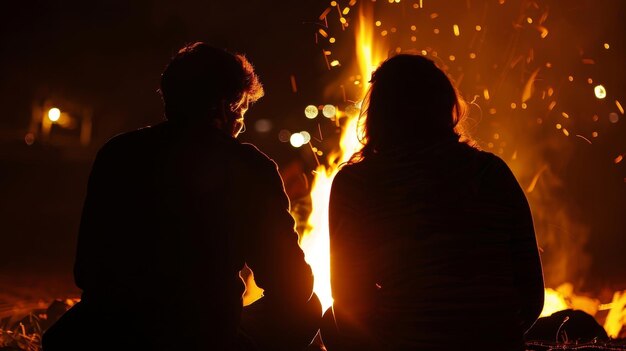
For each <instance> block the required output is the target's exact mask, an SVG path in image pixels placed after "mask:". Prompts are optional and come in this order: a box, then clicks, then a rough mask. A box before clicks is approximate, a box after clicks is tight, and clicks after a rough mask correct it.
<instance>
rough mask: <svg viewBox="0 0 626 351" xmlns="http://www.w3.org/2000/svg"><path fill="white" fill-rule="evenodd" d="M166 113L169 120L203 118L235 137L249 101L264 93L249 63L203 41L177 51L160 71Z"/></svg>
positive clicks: (241, 57)
mask: <svg viewBox="0 0 626 351" xmlns="http://www.w3.org/2000/svg"><path fill="white" fill-rule="evenodd" d="M159 90H160V93H161V96H162V98H163V102H164V104H165V117H166V118H167V119H168V120H169V121H172V122H180V123H193V122H195V121H206V122H210V123H211V124H213V125H215V126H216V127H218V128H220V129H222V130H224V131H225V132H227V133H229V134H231V135H232V136H234V137H236V136H237V135H238V134H239V132H240V131H241V128H242V127H243V116H244V113H245V112H246V110H247V109H248V106H249V104H250V103H252V102H255V101H256V100H258V99H260V98H261V97H262V96H263V86H262V85H261V82H260V81H259V78H258V76H257V75H256V73H255V72H254V68H253V67H252V64H251V63H250V62H249V61H248V60H247V59H246V58H245V57H244V56H243V55H238V54H237V55H235V54H231V53H229V52H227V51H225V50H223V49H218V48H215V47H212V46H210V45H207V44H205V43H202V42H196V43H193V44H189V45H187V46H185V47H183V48H182V49H180V50H179V51H178V53H177V54H176V55H174V57H173V58H172V60H171V61H170V63H169V64H168V65H167V67H166V68H165V71H164V72H163V74H162V75H161V88H160V89H159Z"/></svg>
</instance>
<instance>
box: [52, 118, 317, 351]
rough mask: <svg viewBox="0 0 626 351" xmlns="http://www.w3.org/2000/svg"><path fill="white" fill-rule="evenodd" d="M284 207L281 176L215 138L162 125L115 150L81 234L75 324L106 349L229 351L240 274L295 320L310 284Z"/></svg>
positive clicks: (98, 173)
mask: <svg viewBox="0 0 626 351" xmlns="http://www.w3.org/2000/svg"><path fill="white" fill-rule="evenodd" d="M289 206H290V205H289V200H288V198H287V196H286V194H285V192H284V188H283V183H282V179H281V177H280V175H279V173H278V172H277V166H276V164H275V163H274V162H273V161H272V160H271V159H269V158H268V157H267V156H266V155H264V154H263V153H262V152H260V151H259V150H258V149H256V148H255V147H254V146H252V145H249V144H242V143H240V142H238V141H237V140H236V139H234V138H231V137H229V136H227V135H225V134H223V133H222V132H220V131H218V130H215V129H211V128H208V127H204V126H203V127H201V128H199V127H191V126H180V125H175V124H172V123H170V122H165V123H161V124H159V125H156V126H154V127H148V128H143V129H140V130H137V131H133V132H130V133H126V134H122V135H119V136H116V137H114V138H112V139H111V140H110V141H108V142H107V143H106V145H104V147H103V148H102V149H101V150H100V151H99V152H98V155H97V157H96V160H95V163H94V165H93V169H92V172H91V176H90V179H89V185H88V191H87V197H86V200H85V204H84V209H83V216H82V221H81V225H80V234H79V238H78V249H77V255H76V263H75V269H74V273H75V280H76V284H77V286H78V287H79V288H81V289H82V291H83V294H82V301H81V304H82V309H83V310H82V312H81V313H80V314H81V316H82V317H80V318H77V319H78V323H83V324H86V325H89V324H90V323H91V326H90V327H88V328H89V329H90V330H89V331H88V332H87V333H89V335H91V336H93V337H95V338H98V339H100V338H101V339H100V340H101V341H102V342H105V343H106V342H111V343H112V345H113V346H114V348H111V349H122V348H123V347H124V346H123V345H125V344H126V345H127V346H128V344H133V345H134V344H135V343H137V344H138V345H139V348H138V349H142V350H152V349H159V350H160V349H163V350H166V349H168V350H169V349H172V350H173V349H185V350H201V349H202V350H204V349H207V350H208V349H212V350H223V349H227V348H228V347H230V346H228V345H230V344H232V339H233V337H234V336H235V334H236V333H237V328H238V325H239V321H240V315H241V312H242V293H243V292H244V288H245V286H244V284H243V282H242V280H241V278H240V277H239V271H240V270H241V269H242V268H243V267H244V264H247V265H248V266H249V267H250V268H251V269H252V270H253V271H254V274H255V280H256V283H257V284H258V285H259V286H260V287H261V288H263V289H264V297H263V299H262V300H263V301H264V304H265V305H266V306H267V307H266V308H267V309H269V310H271V311H272V312H271V313H269V314H268V315H273V316H274V317H276V318H277V319H276V320H278V321H280V319H281V317H282V316H285V315H290V316H300V315H299V314H300V313H301V312H302V311H304V308H305V307H304V306H305V305H306V303H307V301H308V300H309V298H310V297H311V294H312V287H313V276H312V273H311V269H310V267H309V265H308V264H307V263H306V262H305V261H304V254H303V252H302V250H301V249H300V247H299V246H298V235H297V233H296V232H295V223H294V219H293V218H292V216H291V215H290V212H289V211H290V208H289ZM302 313H304V312H302ZM81 319H82V320H81ZM276 320H274V321H273V320H270V319H268V320H263V319H260V320H259V321H258V322H260V323H265V324H267V325H269V326H268V328H272V327H274V326H273V325H272V323H274V322H276ZM276 323H279V322H276ZM98 327H103V328H104V330H98V329H99V328H98ZM275 327H276V328H278V329H280V328H282V327H281V326H278V325H276V326H275ZM111 329H113V330H115V331H114V332H113V333H112V331H111ZM281 332H284V333H287V332H289V329H285V330H281ZM116 337H117V338H121V339H119V340H115V338H116ZM44 341H45V340H44ZM130 348H131V347H129V349H130Z"/></svg>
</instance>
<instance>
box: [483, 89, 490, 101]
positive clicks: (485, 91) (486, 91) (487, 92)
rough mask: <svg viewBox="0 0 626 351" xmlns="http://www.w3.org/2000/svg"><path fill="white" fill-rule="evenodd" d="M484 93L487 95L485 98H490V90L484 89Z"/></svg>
mask: <svg viewBox="0 0 626 351" xmlns="http://www.w3.org/2000/svg"><path fill="white" fill-rule="evenodd" d="M483 95H484V96H485V100H489V90H487V89H485V90H483Z"/></svg>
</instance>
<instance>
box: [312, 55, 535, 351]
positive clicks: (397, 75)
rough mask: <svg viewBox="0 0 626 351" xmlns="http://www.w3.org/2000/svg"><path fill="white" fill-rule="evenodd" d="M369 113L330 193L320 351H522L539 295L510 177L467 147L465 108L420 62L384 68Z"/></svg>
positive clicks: (521, 201)
mask: <svg viewBox="0 0 626 351" xmlns="http://www.w3.org/2000/svg"><path fill="white" fill-rule="evenodd" d="M363 105H364V106H363V108H364V113H363V116H362V120H361V121H360V122H361V123H360V128H361V129H360V133H361V137H362V142H363V147H362V149H361V151H360V152H359V153H357V154H355V155H354V157H353V158H352V160H351V161H350V162H349V163H348V164H347V165H345V166H344V167H342V168H341V169H340V171H339V172H338V174H337V176H336V177H335V178H334V181H333V185H332V190H331V197H330V214H329V216H330V248H331V256H330V257H331V285H332V293H333V298H334V304H333V308H332V309H331V310H329V311H328V312H327V313H326V314H325V316H324V326H323V328H322V338H323V340H324V343H325V345H327V348H328V350H329V351H345V350H429V351H433V350H461V349H477V350H482V351H485V350H493V351H496V350H497V351H503V350H523V349H524V341H523V334H524V332H525V331H526V330H527V329H528V328H530V326H531V325H532V324H533V323H534V322H535V320H536V319H537V317H538V316H539V314H540V312H541V309H542V306H543V296H544V291H543V288H544V285H543V274H542V267H541V261H540V257H539V253H538V248H537V242H536V238H535V232H534V226H533V220H532V217H531V212H530V209H529V205H528V203H527V201H526V197H525V195H524V193H523V191H522V189H521V188H520V186H519V184H518V182H517V180H516V178H515V177H514V175H513V174H512V172H511V171H510V169H509V167H508V166H507V165H506V163H504V161H502V160H501V159H500V158H498V157H497V156H495V155H493V154H491V153H488V152H485V151H481V150H478V149H477V148H475V147H474V146H472V145H470V144H469V143H468V142H464V141H461V139H460V133H459V132H458V128H457V123H459V121H460V120H461V119H462V117H463V113H464V104H463V102H462V100H461V98H460V97H459V94H458V93H457V91H456V89H455V88H454V86H453V84H452V82H451V80H450V79H449V78H448V77H447V76H446V74H445V73H444V72H443V71H442V70H441V69H439V68H438V67H437V66H436V65H435V63H434V62H433V61H431V60H429V59H427V58H425V57H422V56H419V55H413V54H398V55H396V56H393V57H391V58H389V59H387V60H386V61H385V62H383V63H382V64H381V65H380V66H379V67H378V69H377V70H376V71H375V72H374V74H373V75H372V79H371V86H370V89H369V91H368V94H367V97H366V100H365V102H364V104H363ZM468 344H469V345H472V346H471V347H468V346H467V345H468Z"/></svg>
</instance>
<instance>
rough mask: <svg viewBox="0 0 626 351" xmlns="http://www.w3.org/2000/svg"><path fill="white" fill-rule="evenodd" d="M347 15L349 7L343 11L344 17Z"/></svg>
mask: <svg viewBox="0 0 626 351" xmlns="http://www.w3.org/2000/svg"><path fill="white" fill-rule="evenodd" d="M348 13H350V8H349V7H346V8H344V9H343V14H344V16H345V15H347V14H348Z"/></svg>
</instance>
